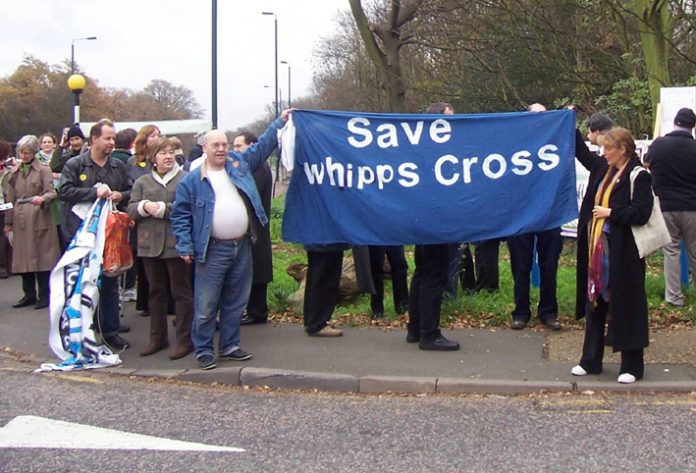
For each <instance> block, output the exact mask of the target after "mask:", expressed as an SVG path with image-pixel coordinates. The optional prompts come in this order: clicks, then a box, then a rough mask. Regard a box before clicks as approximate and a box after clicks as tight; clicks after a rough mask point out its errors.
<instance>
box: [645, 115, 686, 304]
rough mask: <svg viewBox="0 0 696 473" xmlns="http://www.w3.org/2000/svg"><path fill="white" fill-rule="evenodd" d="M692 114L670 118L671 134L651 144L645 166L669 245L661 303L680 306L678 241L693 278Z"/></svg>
mask: <svg viewBox="0 0 696 473" xmlns="http://www.w3.org/2000/svg"><path fill="white" fill-rule="evenodd" d="M695 124H696V114H694V112H693V110H691V109H690V108H682V109H681V110H679V111H678V112H677V115H676V116H675V117H674V131H672V132H671V133H667V134H666V135H665V136H663V137H661V138H658V139H656V140H655V141H653V143H652V145H650V148H649V149H648V154H647V155H646V157H645V162H646V163H647V164H648V165H649V166H650V172H651V173H652V178H653V188H654V189H655V194H656V195H657V196H658V197H659V198H660V207H661V208H662V215H663V216H664V217H665V223H666V224H667V229H668V230H669V233H670V235H671V236H672V242H671V243H670V244H668V245H667V246H665V247H664V248H663V249H662V251H663V253H664V256H665V258H664V270H665V301H667V302H668V303H669V304H673V305H676V306H683V305H684V294H683V293H682V288H681V279H680V273H681V267H680V261H679V254H680V248H679V241H680V240H684V245H685V247H686V253H687V255H688V256H689V266H690V267H691V273H692V274H693V275H696V140H694V136H693V134H692V133H693V129H694V125H695Z"/></svg>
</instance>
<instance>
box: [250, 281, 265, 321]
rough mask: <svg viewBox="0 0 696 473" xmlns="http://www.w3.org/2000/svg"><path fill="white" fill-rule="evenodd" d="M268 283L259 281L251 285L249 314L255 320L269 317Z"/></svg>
mask: <svg viewBox="0 0 696 473" xmlns="http://www.w3.org/2000/svg"><path fill="white" fill-rule="evenodd" d="M267 295H268V283H266V282H259V283H256V284H252V285H251V292H250V293H249V302H247V309H246V310H247V316H248V317H250V318H252V319H254V320H267V319H268V300H267Z"/></svg>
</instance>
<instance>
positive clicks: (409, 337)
mask: <svg viewBox="0 0 696 473" xmlns="http://www.w3.org/2000/svg"><path fill="white" fill-rule="evenodd" d="M418 342H420V333H416V332H411V331H410V330H409V331H408V332H407V333H406V343H418Z"/></svg>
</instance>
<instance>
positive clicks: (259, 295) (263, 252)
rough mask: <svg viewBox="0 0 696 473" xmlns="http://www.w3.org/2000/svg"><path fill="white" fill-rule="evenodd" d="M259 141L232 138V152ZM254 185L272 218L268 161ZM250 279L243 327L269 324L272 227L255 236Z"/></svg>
mask: <svg viewBox="0 0 696 473" xmlns="http://www.w3.org/2000/svg"><path fill="white" fill-rule="evenodd" d="M257 141H258V138H256V135H254V134H253V133H251V132H248V131H245V132H242V133H240V134H238V135H237V136H235V137H234V140H232V149H234V150H235V151H238V152H240V153H241V152H243V151H244V150H245V149H247V148H248V147H249V146H251V145H252V144H254V143H256V142H257ZM254 182H255V183H256V187H257V189H258V190H259V195H260V196H261V205H262V206H263V210H264V211H265V212H266V215H268V218H269V220H270V218H271V197H272V195H271V194H272V190H273V173H272V172H271V166H270V165H269V164H268V161H264V163H263V164H262V165H261V166H259V167H258V168H256V170H255V171H254ZM251 260H252V266H253V268H254V270H253V279H252V282H251V292H250V293H249V302H248V303H247V308H246V314H244V316H243V317H242V320H241V324H242V325H250V324H265V323H266V322H267V321H268V300H267V290H268V283H269V282H271V281H273V254H272V251H271V225H270V223H269V224H268V225H264V226H263V227H261V228H260V229H259V231H258V233H257V234H256V243H254V245H252V247H251Z"/></svg>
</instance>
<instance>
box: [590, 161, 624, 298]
mask: <svg viewBox="0 0 696 473" xmlns="http://www.w3.org/2000/svg"><path fill="white" fill-rule="evenodd" d="M625 167H626V166H625V165H624V166H622V167H621V169H619V170H618V171H617V170H616V168H614V167H610V168H609V170H608V171H607V173H606V175H605V176H604V179H603V180H602V182H601V184H600V185H599V189H598V190H597V193H596V194H595V201H594V203H595V205H599V206H601V207H609V198H610V197H611V193H612V191H613V189H614V184H616V183H617V182H618V180H619V178H620V177H621V174H622V173H623V170H624V168H625ZM608 223H609V222H607V219H606V218H604V217H595V216H593V217H592V222H591V223H590V229H589V252H590V257H589V267H588V272H587V297H588V299H589V300H590V302H592V303H594V302H596V301H597V299H598V298H599V296H602V298H603V299H604V300H605V301H607V302H609V299H610V294H609V244H608V243H607V237H606V233H607V232H606V230H607V228H605V227H606V226H607V225H608Z"/></svg>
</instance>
